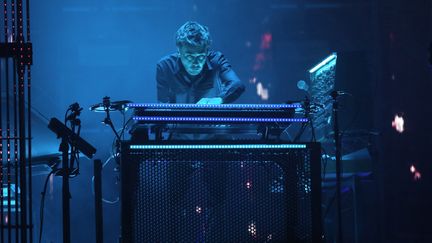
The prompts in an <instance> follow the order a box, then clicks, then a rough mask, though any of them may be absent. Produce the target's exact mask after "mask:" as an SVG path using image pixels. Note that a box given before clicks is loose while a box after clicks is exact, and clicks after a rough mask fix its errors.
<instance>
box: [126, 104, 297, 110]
mask: <svg viewBox="0 0 432 243" xmlns="http://www.w3.org/2000/svg"><path fill="white" fill-rule="evenodd" d="M127 106H128V107H131V108H135V107H136V108H138V107H146V108H224V109H279V108H300V107H301V104H221V105H219V104H162V103H129V104H127Z"/></svg>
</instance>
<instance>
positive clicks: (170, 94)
mask: <svg viewBox="0 0 432 243" xmlns="http://www.w3.org/2000/svg"><path fill="white" fill-rule="evenodd" d="M156 80H157V99H158V102H162V103H197V102H198V101H199V100H200V99H201V98H215V97H220V98H222V100H223V103H231V102H233V101H235V100H236V99H237V98H238V97H239V96H240V95H241V94H242V93H243V91H244V90H245V86H244V84H243V83H242V82H241V81H240V79H239V78H238V76H237V75H236V73H235V72H234V71H233V70H232V68H231V65H230V64H229V63H228V61H227V60H226V59H225V57H224V56H223V54H222V53H220V52H215V51H210V52H209V55H208V57H207V61H206V64H204V68H203V70H202V71H201V73H200V74H199V75H198V76H196V77H191V76H190V75H188V73H187V72H186V70H185V68H184V67H183V64H182V63H181V60H180V57H179V56H178V54H171V55H168V56H166V57H164V58H162V59H161V60H160V61H159V63H158V64H157V70H156Z"/></svg>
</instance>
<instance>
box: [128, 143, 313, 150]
mask: <svg viewBox="0 0 432 243" xmlns="http://www.w3.org/2000/svg"><path fill="white" fill-rule="evenodd" d="M129 148H130V149H287V148H288V149H305V148H306V144H175V145H130V146H129Z"/></svg>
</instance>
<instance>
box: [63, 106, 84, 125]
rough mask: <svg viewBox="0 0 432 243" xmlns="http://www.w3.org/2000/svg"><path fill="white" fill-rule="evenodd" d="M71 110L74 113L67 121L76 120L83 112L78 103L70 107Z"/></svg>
mask: <svg viewBox="0 0 432 243" xmlns="http://www.w3.org/2000/svg"><path fill="white" fill-rule="evenodd" d="M69 109H70V110H71V111H72V113H71V114H69V116H67V117H66V120H67V121H72V120H75V119H76V117H77V116H79V115H80V114H81V111H82V109H83V108H81V107H80V105H79V104H78V103H77V102H75V103H73V104H72V105H70V106H69Z"/></svg>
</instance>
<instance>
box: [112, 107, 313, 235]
mask: <svg viewBox="0 0 432 243" xmlns="http://www.w3.org/2000/svg"><path fill="white" fill-rule="evenodd" d="M127 106H128V107H129V108H133V109H134V116H133V118H132V119H133V120H134V121H135V122H136V127H135V129H132V130H131V133H132V140H131V141H123V142H122V145H121V151H122V153H121V156H122V158H121V170H120V171H121V203H122V205H121V209H122V228H121V240H122V242H142V241H151V242H157V241H161V242H174V241H180V242H197V241H199V242H203V241H205V242H253V241H257V242H263V241H268V242H272V241H274V242H317V241H319V240H320V239H321V216H320V172H319V171H320V145H319V144H317V143H309V144H293V143H287V142H284V141H282V140H281V139H280V134H281V133H282V132H283V130H284V129H285V128H286V127H287V126H289V124H291V123H293V122H300V123H302V122H308V119H307V118H304V117H294V115H295V110H296V109H301V108H302V104H299V103H296V104H279V105H276V104H268V105H252V104H243V105H242V104H224V105H198V104H134V103H131V104H128V105H127ZM146 132H147V134H146ZM164 132H167V133H171V134H172V133H176V136H174V137H175V138H174V139H171V138H172V136H171V135H169V136H164ZM254 133H255V134H259V136H258V137H257V138H256V139H248V138H245V136H246V135H251V134H254ZM149 134H150V135H154V136H149ZM184 134H188V135H192V136H187V137H186V139H182V138H181V137H182V136H178V135H184ZM203 135H223V136H220V137H214V136H213V137H212V136H210V137H208V136H205V138H204V139H203V137H202V136H203ZM226 135H229V136H226ZM233 135H238V136H235V137H233ZM137 137H140V138H143V137H144V138H145V139H142V140H139V139H134V138H137ZM249 138H250V137H249ZM138 141H139V142H138Z"/></svg>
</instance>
